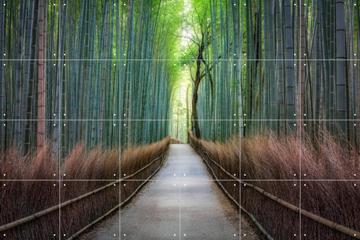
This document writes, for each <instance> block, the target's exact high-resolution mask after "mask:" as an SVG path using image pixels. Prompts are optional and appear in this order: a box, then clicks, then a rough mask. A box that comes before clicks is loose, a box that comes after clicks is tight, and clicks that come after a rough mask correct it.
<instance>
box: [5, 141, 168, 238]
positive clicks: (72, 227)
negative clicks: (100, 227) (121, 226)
mask: <svg viewBox="0 0 360 240" xmlns="http://www.w3.org/2000/svg"><path fill="white" fill-rule="evenodd" d="M169 143H170V138H165V139H163V140H161V141H159V142H156V143H153V144H149V145H144V146H133V147H129V148H128V149H125V150H123V151H120V149H101V148H100V147H97V148H93V149H86V147H85V146H84V145H83V144H78V145H77V146H76V147H75V148H74V149H73V150H72V151H71V153H70V154H69V155H68V156H67V157H66V158H65V160H64V161H63V162H60V161H58V160H56V159H54V157H53V156H52V151H51V148H50V147H49V146H46V147H44V148H43V149H40V150H39V151H38V152H36V153H34V154H32V155H30V154H29V155H26V156H21V155H20V154H19V153H18V151H16V150H15V148H12V149H8V150H6V151H4V152H1V153H0V159H1V161H0V173H1V174H2V175H1V179H0V182H1V189H0V190H1V194H0V212H1V214H0V225H3V224H6V223H9V222H12V221H15V220H17V219H19V218H22V217H26V216H29V215H31V214H34V213H36V212H38V211H40V210H43V209H46V208H48V207H51V206H55V205H57V204H59V203H60V202H64V201H66V200H69V199H72V198H75V197H78V196H80V195H82V194H84V193H87V192H89V191H92V190H94V189H96V188H99V187H101V186H103V185H106V184H109V183H111V182H113V181H116V180H118V179H119V178H121V177H122V176H125V175H129V174H131V173H133V172H136V171H137V170H139V169H141V168H142V167H144V166H145V165H147V164H149V163H150V162H152V161H153V159H155V158H157V157H159V156H161V155H162V154H165V153H166V151H167V149H168V146H169ZM160 163H161V161H158V162H155V163H154V165H151V167H149V168H148V169H146V170H145V171H144V172H141V173H140V174H139V175H136V176H135V177H134V178H133V179H132V180H134V179H136V180H138V181H129V182H130V183H124V182H122V183H121V184H115V185H114V187H110V188H107V189H106V190H104V191H102V192H101V193H98V194H94V195H93V196H90V197H88V198H86V200H84V201H80V202H78V203H75V204H73V205H71V206H68V207H65V208H63V209H61V210H59V211H55V212H53V213H51V214H49V215H47V216H44V217H41V218H40V219H39V220H37V221H34V222H32V223H29V224H24V225H21V226H19V227H16V228H14V229H12V230H9V231H7V232H5V233H2V234H6V237H7V239H37V240H38V239H39V240H41V239H59V235H61V236H60V237H61V239H66V238H67V237H69V236H71V235H72V234H73V233H75V232H76V231H78V230H79V229H81V228H82V227H84V226H85V225H87V224H88V223H90V222H91V221H93V220H94V219H96V218H98V217H99V216H101V215H103V214H104V213H105V212H107V211H108V210H110V209H111V208H113V207H114V206H116V205H117V204H119V203H120V202H121V201H123V200H124V199H126V198H127V197H128V196H129V195H130V194H131V193H132V192H133V191H134V190H135V188H136V187H137V186H139V185H140V184H141V183H142V182H143V181H142V180H144V179H146V178H147V177H148V176H150V175H151V174H152V173H153V171H154V170H155V169H156V168H157V167H159V165H160ZM59 175H60V176H59ZM120 175H122V176H120ZM132 182H134V183H133V184H132ZM59 185H60V186H59ZM125 185H126V186H125ZM120 186H121V187H120ZM59 226H60V227H59ZM60 231H61V232H60ZM64 234H65V235H64Z"/></svg>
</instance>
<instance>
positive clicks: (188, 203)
mask: <svg viewBox="0 0 360 240" xmlns="http://www.w3.org/2000/svg"><path fill="white" fill-rule="evenodd" d="M239 217H240V216H239V212H238V211H237V210H236V208H235V207H234V206H233V205H232V204H231V203H230V201H229V200H228V199H227V198H226V197H225V196H224V194H223V192H222V191H221V190H220V189H219V187H218V186H216V183H215V182H214V181H213V179H212V178H211V176H210V175H209V174H208V172H207V169H206V166H205V165H204V163H203V162H202V160H201V158H200V157H199V156H198V155H197V154H196V153H195V151H194V150H193V149H192V148H191V147H190V146H189V145H186V144H177V145H175V144H172V145H171V146H170V150H169V154H168V159H167V161H166V163H165V165H164V166H163V168H162V169H161V170H160V171H159V173H158V174H157V175H156V176H155V177H154V178H153V179H152V181H151V182H149V183H148V184H147V185H146V186H145V187H144V188H143V189H142V190H141V192H140V193H139V194H138V195H137V196H136V197H135V198H134V199H133V200H132V201H131V202H130V203H129V204H128V205H127V206H126V207H125V208H124V209H122V210H121V212H119V214H115V215H114V216H112V217H111V218H109V219H107V220H106V221H104V222H103V223H101V224H100V225H98V226H97V227H96V228H95V229H94V230H93V231H92V232H90V233H88V234H86V235H85V236H83V238H82V239H97V240H108V239H123V240H163V239H164V240H165V239H166V240H171V239H174V240H175V239H184V240H185V239H193V240H195V239H196V240H220V239H221V240H228V239H229V240H233V239H240V237H239V233H240V226H241V235H244V234H246V235H245V236H246V237H244V239H249V240H256V239H259V238H258V237H257V236H256V233H255V231H254V229H253V227H252V226H251V225H250V224H249V223H248V222H247V220H246V219H243V218H242V219H241V223H240V219H239ZM119 235H120V236H121V238H119Z"/></svg>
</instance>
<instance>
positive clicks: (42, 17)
mask: <svg viewBox="0 0 360 240" xmlns="http://www.w3.org/2000/svg"><path fill="white" fill-rule="evenodd" d="M45 26H46V0H39V10H38V29H39V30H38V35H39V37H38V41H39V43H38V59H39V60H38V89H37V95H38V100H37V120H38V121H37V134H36V135H37V138H36V146H37V149H41V148H42V147H43V146H44V144H45V118H46V115H45V114H46V113H45V109H46V108H45V98H46V97H45V86H46V69H45V68H46V65H45V58H46V30H45Z"/></svg>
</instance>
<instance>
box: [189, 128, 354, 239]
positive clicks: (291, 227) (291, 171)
mask: <svg viewBox="0 0 360 240" xmlns="http://www.w3.org/2000/svg"><path fill="white" fill-rule="evenodd" d="M190 138H191V142H192V145H193V146H194V148H195V149H196V150H197V151H198V152H199V153H200V154H201V155H202V156H203V157H210V158H211V159H213V160H214V161H216V162H217V163H219V164H220V165H221V166H222V167H223V168H225V169H226V170H227V171H228V172H230V173H231V174H233V175H234V176H235V175H236V176H238V178H239V176H240V178H241V180H242V181H243V183H245V182H248V183H251V184H253V185H256V186H258V187H261V188H262V189H264V190H265V191H267V192H269V193H271V194H273V195H275V196H277V197H279V198H281V199H283V200H285V201H287V202H289V203H291V204H293V205H296V206H298V207H300V208H302V209H304V210H307V211H310V212H312V213H314V214H317V215H319V216H321V217H324V218H327V219H329V220H331V221H334V222H336V223H338V224H342V225H344V226H346V227H349V228H352V229H354V230H357V231H359V230H360V207H359V202H360V190H359V187H360V175H359V173H360V168H359V163H360V155H359V153H357V152H356V151H355V150H354V149H352V148H351V146H343V145H340V144H338V143H337V142H336V140H335V139H334V138H333V137H331V136H330V135H329V134H327V133H322V134H321V136H320V137H319V139H318V140H316V141H315V142H314V141H311V140H309V138H307V137H305V138H304V139H303V140H299V139H298V138H296V137H295V136H286V137H277V136H274V135H271V134H269V135H267V136H255V137H249V138H243V139H235V138H234V139H231V140H229V141H228V142H226V143H220V142H210V141H205V140H199V139H195V138H194V137H193V136H190ZM204 152H206V153H207V154H208V155H204ZM213 168H214V171H215V174H216V175H217V176H218V178H220V179H229V177H228V176H226V175H225V174H223V172H222V171H221V170H220V169H219V168H216V166H214V167H213ZM240 170H241V171H240ZM300 179H301V180H300ZM220 184H222V185H223V186H224V187H225V188H226V189H227V190H228V192H229V193H230V194H231V195H232V196H233V197H234V198H235V199H236V200H237V201H238V202H240V199H241V205H242V206H243V207H244V208H245V209H247V210H248V211H249V212H251V213H252V214H253V215H254V216H255V217H256V219H257V220H258V221H259V222H260V223H261V224H262V225H263V226H264V228H265V229H266V230H267V231H268V232H269V233H270V234H271V235H272V236H273V237H274V239H284V240H285V239H286V240H288V239H299V238H300V234H301V237H302V239H304V237H306V239H319V240H327V239H329V240H330V239H331V240H334V239H336V240H337V239H340V240H345V239H351V237H349V236H346V235H344V234H341V233H338V232H336V231H335V230H332V229H330V228H328V227H325V226H323V225H321V224H318V223H316V222H314V221H313V220H310V219H308V218H306V217H305V216H301V217H300V215H299V213H295V212H293V211H290V210H288V209H286V208H284V207H282V206H280V205H279V204H278V203H276V202H274V201H272V200H270V199H267V198H266V197H264V196H263V195H261V194H260V193H258V192H256V191H254V190H253V189H252V188H250V187H246V186H243V185H242V186H241V196H240V195H239V191H238V190H239V189H238V190H237V191H234V187H233V186H234V184H232V183H229V182H228V181H224V182H221V183H220ZM300 229H301V231H300Z"/></svg>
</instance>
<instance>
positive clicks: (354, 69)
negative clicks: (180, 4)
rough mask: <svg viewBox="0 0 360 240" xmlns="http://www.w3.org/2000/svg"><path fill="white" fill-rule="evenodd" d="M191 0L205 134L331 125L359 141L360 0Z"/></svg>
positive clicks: (201, 132)
mask: <svg viewBox="0 0 360 240" xmlns="http://www.w3.org/2000/svg"><path fill="white" fill-rule="evenodd" d="M192 3H193V6H194V9H195V10H194V12H193V16H194V17H193V19H194V20H192V21H189V23H188V24H189V26H191V27H192V28H193V29H194V32H195V34H194V37H193V42H194V43H193V44H192V45H193V46H192V49H190V50H189V51H188V52H187V53H186V54H188V55H190V56H192V58H193V59H192V61H188V62H186V63H185V64H187V65H188V66H190V72H191V74H192V76H193V83H194V84H193V85H194V91H193V97H194V96H195V99H196V101H195V102H194V100H193V104H194V103H195V104H196V107H195V114H193V117H192V122H193V127H192V129H193V132H194V133H195V134H196V135H197V136H201V137H204V138H207V139H212V140H226V139H228V138H229V137H231V136H232V135H234V134H240V135H244V136H249V135H255V134H260V133H264V132H269V131H271V132H273V133H276V134H277V135H280V136H281V135H285V134H289V133H298V134H301V133H303V132H304V131H305V132H306V133H307V134H308V135H309V136H311V137H312V138H314V139H315V138H317V136H318V134H319V133H320V132H323V131H328V132H330V133H332V134H334V135H336V136H338V137H339V138H340V139H342V140H349V141H350V142H351V143H352V144H354V145H357V146H358V145H359V140H360V139H359V137H360V132H359V128H358V127H356V122H355V121H356V119H357V116H358V115H359V110H360V109H359V107H360V105H359V103H360V99H359V96H360V95H359V93H360V92H359V91H360V82H359V65H358V60H357V58H358V56H359V54H360V41H359V36H360V33H359V24H360V17H359V16H360V8H359V4H360V2H359V1H357V0H337V1H326V0H316V1H314V0H266V1H265V0H227V1H217V0H210V1H193V2H192ZM193 108H194V107H193ZM192 112H193V113H194V109H193V111H192ZM238 125H239V126H238Z"/></svg>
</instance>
